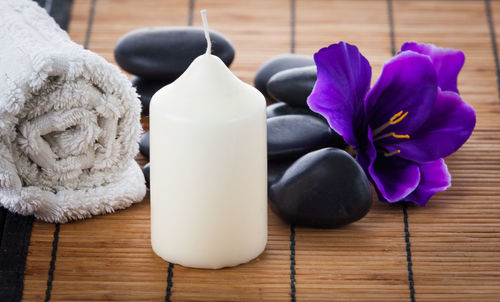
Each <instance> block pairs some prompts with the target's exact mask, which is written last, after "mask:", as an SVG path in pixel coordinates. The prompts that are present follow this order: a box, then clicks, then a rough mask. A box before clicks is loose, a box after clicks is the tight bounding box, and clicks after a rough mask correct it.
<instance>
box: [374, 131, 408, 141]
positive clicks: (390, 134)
mask: <svg viewBox="0 0 500 302" xmlns="http://www.w3.org/2000/svg"><path fill="white" fill-rule="evenodd" d="M391 136H392V137H394V138H407V139H408V138H410V136H409V135H408V134H396V132H389V133H386V134H384V135H380V136H377V137H375V138H374V139H373V141H374V142H376V141H378V140H381V139H383V138H386V137H391Z"/></svg>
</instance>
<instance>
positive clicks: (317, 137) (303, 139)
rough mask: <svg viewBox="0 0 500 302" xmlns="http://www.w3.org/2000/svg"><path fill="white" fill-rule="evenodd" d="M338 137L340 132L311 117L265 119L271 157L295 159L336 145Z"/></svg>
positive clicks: (268, 153)
mask: <svg viewBox="0 0 500 302" xmlns="http://www.w3.org/2000/svg"><path fill="white" fill-rule="evenodd" d="M340 140H342V137H340V135H338V134H337V133H336V132H335V131H333V130H332V129H331V128H330V126H328V125H327V124H325V123H324V122H323V121H322V120H321V119H319V118H317V117H314V116H310V115H299V114H293V115H282V116H276V117H272V118H269V119H267V157H268V159H270V160H274V159H282V158H297V157H299V156H301V155H303V154H305V153H307V152H309V151H313V150H317V149H320V148H323V147H331V146H337V145H338V143H339V141H340ZM342 141H343V140H342Z"/></svg>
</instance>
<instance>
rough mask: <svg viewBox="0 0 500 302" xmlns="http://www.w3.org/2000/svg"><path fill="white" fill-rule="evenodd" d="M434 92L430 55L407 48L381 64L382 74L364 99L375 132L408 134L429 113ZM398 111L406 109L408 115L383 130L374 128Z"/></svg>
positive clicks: (370, 123) (425, 118)
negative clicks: (378, 130) (379, 130)
mask: <svg viewBox="0 0 500 302" xmlns="http://www.w3.org/2000/svg"><path fill="white" fill-rule="evenodd" d="M436 93H437V79H436V72H435V71H434V67H433V66H432V63H431V61H430V59H429V57H427V56H424V55H421V54H417V53H414V52H411V51H406V52H402V53H400V54H398V55H397V56H395V57H394V58H392V59H391V60H390V61H389V62H387V63H386V64H385V65H384V68H383V70H382V75H381V76H380V78H379V79H378V81H377V83H376V84H375V86H373V88H372V89H371V90H370V91H369V92H368V95H367V96H366V99H365V102H364V103H365V112H366V116H367V121H368V123H369V125H370V126H371V128H372V130H373V131H374V135H375V136H377V135H380V134H384V133H388V132H398V133H399V134H409V133H412V132H414V131H415V130H417V129H418V128H420V126H421V125H422V124H423V123H424V122H425V121H426V120H427V119H428V117H429V115H430V112H431V109H432V107H433V105H434V101H435V100H436ZM401 111H402V112H403V113H406V112H407V116H406V117H404V118H403V119H402V120H401V121H400V122H399V123H397V124H394V125H390V126H388V127H387V128H386V130H384V131H383V132H377V131H376V129H377V128H379V127H381V126H382V125H384V124H386V123H388V122H389V120H390V119H391V118H393V117H395V116H396V114H397V113H398V112H401Z"/></svg>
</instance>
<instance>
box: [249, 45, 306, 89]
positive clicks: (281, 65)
mask: <svg viewBox="0 0 500 302" xmlns="http://www.w3.org/2000/svg"><path fill="white" fill-rule="evenodd" d="M313 65H315V63H314V59H313V58H312V57H310V56H304V55H296V54H284V55H279V56H276V57H273V58H271V59H269V60H268V61H267V62H265V63H264V64H263V65H262V66H261V67H260V68H259V70H258V71H257V74H256V75H255V79H254V84H255V88H257V89H259V90H260V92H262V94H264V95H265V96H266V97H269V94H267V82H268V81H269V79H270V78H271V77H272V76H273V75H274V74H276V73H278V72H280V71H283V70H286V69H290V68H295V67H304V66H313Z"/></svg>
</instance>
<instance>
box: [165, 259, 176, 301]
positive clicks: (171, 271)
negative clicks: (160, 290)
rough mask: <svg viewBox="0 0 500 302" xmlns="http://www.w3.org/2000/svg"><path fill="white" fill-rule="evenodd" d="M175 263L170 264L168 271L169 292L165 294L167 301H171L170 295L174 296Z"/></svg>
mask: <svg viewBox="0 0 500 302" xmlns="http://www.w3.org/2000/svg"><path fill="white" fill-rule="evenodd" d="M173 279H174V264H173V263H169V264H168V272H167V293H166V295H165V302H170V297H172V286H174V282H173Z"/></svg>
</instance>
